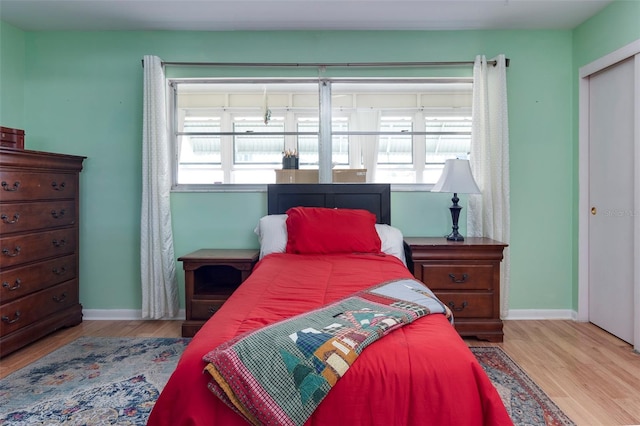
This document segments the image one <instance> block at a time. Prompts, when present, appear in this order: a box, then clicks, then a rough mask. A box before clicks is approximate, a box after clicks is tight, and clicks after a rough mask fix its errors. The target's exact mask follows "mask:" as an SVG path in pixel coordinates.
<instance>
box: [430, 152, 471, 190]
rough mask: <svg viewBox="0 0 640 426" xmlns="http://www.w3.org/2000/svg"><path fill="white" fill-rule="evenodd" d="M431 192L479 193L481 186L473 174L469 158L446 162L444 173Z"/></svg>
mask: <svg viewBox="0 0 640 426" xmlns="http://www.w3.org/2000/svg"><path fill="white" fill-rule="evenodd" d="M431 192H453V193H460V194H479V193H480V188H478V185H477V184H476V181H475V180H474V179H473V175H472V174H471V166H470V165H469V160H460V159H455V160H447V161H446V162H445V163H444V170H443V171H442V175H441V176H440V179H438V182H437V183H436V184H435V185H434V187H433V188H432V189H431Z"/></svg>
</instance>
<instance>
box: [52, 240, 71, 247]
mask: <svg viewBox="0 0 640 426" xmlns="http://www.w3.org/2000/svg"><path fill="white" fill-rule="evenodd" d="M66 243H67V241H66V240H65V239H64V238H63V239H61V240H53V241H51V244H53V246H54V247H62V246H64V245H65V244H66Z"/></svg>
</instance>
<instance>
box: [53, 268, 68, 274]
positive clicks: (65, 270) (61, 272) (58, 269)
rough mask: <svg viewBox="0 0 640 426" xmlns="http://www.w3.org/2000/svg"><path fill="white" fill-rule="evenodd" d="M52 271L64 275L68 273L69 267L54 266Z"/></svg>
mask: <svg viewBox="0 0 640 426" xmlns="http://www.w3.org/2000/svg"><path fill="white" fill-rule="evenodd" d="M51 272H53V273H54V274H56V275H64V274H66V273H67V267H66V266H63V267H61V268H53V269H52V270H51Z"/></svg>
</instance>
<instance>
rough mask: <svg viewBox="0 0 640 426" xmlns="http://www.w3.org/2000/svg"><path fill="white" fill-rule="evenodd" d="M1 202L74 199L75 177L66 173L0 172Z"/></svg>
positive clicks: (75, 189)
mask: <svg viewBox="0 0 640 426" xmlns="http://www.w3.org/2000/svg"><path fill="white" fill-rule="evenodd" d="M0 185H1V186H0V194H2V197H1V198H2V201H21V200H48V199H60V198H74V197H75V196H76V192H77V182H76V175H74V174H68V173H33V172H23V171H13V170H12V171H9V170H3V171H0Z"/></svg>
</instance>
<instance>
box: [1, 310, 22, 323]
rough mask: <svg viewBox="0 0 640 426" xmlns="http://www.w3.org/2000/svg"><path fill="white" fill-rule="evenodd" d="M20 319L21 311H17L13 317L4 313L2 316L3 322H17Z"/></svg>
mask: <svg viewBox="0 0 640 426" xmlns="http://www.w3.org/2000/svg"><path fill="white" fill-rule="evenodd" d="M19 320H20V311H16V313H15V314H14V315H13V319H10V318H9V317H8V316H6V315H3V316H2V322H6V323H7V324H13V323H16V322H18V321H19Z"/></svg>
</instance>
